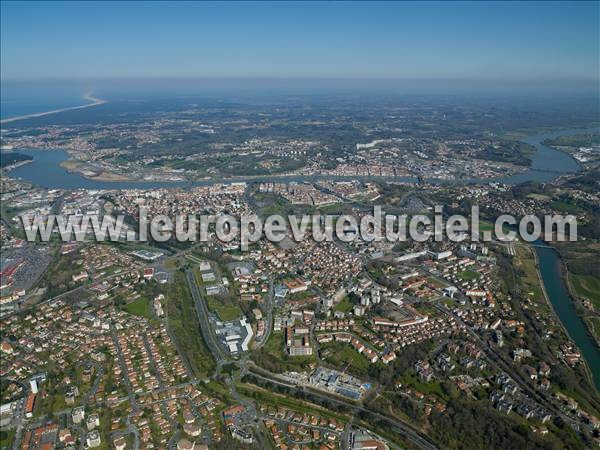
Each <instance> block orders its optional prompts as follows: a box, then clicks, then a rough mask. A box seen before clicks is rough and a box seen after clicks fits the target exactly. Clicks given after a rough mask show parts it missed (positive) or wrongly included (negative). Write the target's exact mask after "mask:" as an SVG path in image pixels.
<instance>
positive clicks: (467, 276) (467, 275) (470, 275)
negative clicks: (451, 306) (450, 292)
mask: <svg viewBox="0 0 600 450" xmlns="http://www.w3.org/2000/svg"><path fill="white" fill-rule="evenodd" d="M458 277H459V278H460V279H462V280H465V281H472V280H475V279H477V278H479V274H478V273H477V272H475V271H474V270H463V271H462V272H459V273H458Z"/></svg>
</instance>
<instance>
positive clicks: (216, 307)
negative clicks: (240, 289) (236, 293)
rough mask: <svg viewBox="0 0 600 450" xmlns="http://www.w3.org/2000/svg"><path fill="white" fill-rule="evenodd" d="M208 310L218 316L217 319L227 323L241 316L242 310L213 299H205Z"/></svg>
mask: <svg viewBox="0 0 600 450" xmlns="http://www.w3.org/2000/svg"><path fill="white" fill-rule="evenodd" d="M206 303H207V305H208V309H210V310H211V311H213V312H214V313H216V314H217V315H218V316H219V319H221V320H223V321H225V322H228V321H231V320H236V319H238V318H239V317H241V315H242V310H241V309H240V307H239V306H237V305H224V304H223V303H222V302H220V301H219V300H218V299H217V298H215V297H212V296H211V297H206Z"/></svg>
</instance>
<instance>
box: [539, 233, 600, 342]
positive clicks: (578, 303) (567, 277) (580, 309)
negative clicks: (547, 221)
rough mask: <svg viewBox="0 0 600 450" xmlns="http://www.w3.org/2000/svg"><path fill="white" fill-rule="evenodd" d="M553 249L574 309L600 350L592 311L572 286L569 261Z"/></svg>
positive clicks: (599, 337)
mask: <svg viewBox="0 0 600 450" xmlns="http://www.w3.org/2000/svg"><path fill="white" fill-rule="evenodd" d="M550 244H552V243H550ZM551 246H552V245H551ZM552 248H553V249H554V250H555V251H556V253H557V254H558V257H559V259H560V261H561V277H562V279H563V283H564V284H565V286H566V287H567V290H568V292H569V297H570V300H571V302H572V303H573V306H574V308H575V309H576V310H577V313H578V314H579V316H580V317H581V319H582V320H583V322H584V323H585V325H586V328H587V332H588V334H589V335H590V336H591V338H592V339H594V341H595V342H596V345H597V346H598V348H600V335H596V333H594V324H593V323H592V322H591V320H590V319H591V318H590V317H589V315H588V313H589V312H590V311H589V309H588V308H586V306H585V305H584V304H583V303H584V300H583V299H582V297H581V296H580V295H578V294H577V291H576V289H575V287H574V286H573V284H572V281H571V272H570V271H569V264H568V263H567V259H566V258H565V256H564V255H563V254H562V253H561V252H560V249H558V248H556V247H554V246H552ZM592 306H593V305H592Z"/></svg>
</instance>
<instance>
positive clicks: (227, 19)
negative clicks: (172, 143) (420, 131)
mask: <svg viewBox="0 0 600 450" xmlns="http://www.w3.org/2000/svg"><path fill="white" fill-rule="evenodd" d="M1 5H2V6H1V75H2V79H3V80H5V81H6V80H19V79H30V78H34V79H45V78H72V77H74V78H83V79H95V78H127V77H129V78H139V77H148V78H153V77H165V78H169V77H282V78H285V77H300V78H302V77H317V78H318V77H324V78H349V79H351V78H392V79H396V78H398V79H419V80H428V79H430V80H436V79H452V80H508V81H511V80H513V81H514V80H521V81H523V80H524V81H532V80H533V81H535V80H540V79H544V80H567V81H568V80H587V82H590V81H592V82H593V81H594V80H598V78H599V43H598V41H599V20H600V19H599V3H598V2H584V3H576V2H569V3H561V2H548V3H545V2H531V3H520V2H506V3H479V2H465V3H455V2H443V3H427V2H424V3H373V2H369V3H359V2H351V3H290V2H286V3H251V2H241V3H208V4H207V3H173V2H168V3H166V2H165V3H163V2H148V3H142V2H134V3H119V2H110V3H88V2H81V3H55V2H53V3H44V2H32V3H26V2H12V1H2V4H1Z"/></svg>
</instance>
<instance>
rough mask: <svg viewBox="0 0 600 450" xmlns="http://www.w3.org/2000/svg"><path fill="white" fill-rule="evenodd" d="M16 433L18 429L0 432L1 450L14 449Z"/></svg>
mask: <svg viewBox="0 0 600 450" xmlns="http://www.w3.org/2000/svg"><path fill="white" fill-rule="evenodd" d="M16 433H17V430H16V429H12V430H6V429H2V430H0V449H4V448H12V445H13V441H14V439H15V435H16Z"/></svg>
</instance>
